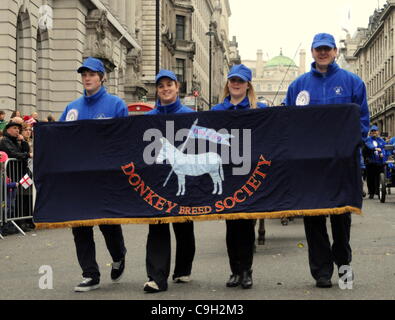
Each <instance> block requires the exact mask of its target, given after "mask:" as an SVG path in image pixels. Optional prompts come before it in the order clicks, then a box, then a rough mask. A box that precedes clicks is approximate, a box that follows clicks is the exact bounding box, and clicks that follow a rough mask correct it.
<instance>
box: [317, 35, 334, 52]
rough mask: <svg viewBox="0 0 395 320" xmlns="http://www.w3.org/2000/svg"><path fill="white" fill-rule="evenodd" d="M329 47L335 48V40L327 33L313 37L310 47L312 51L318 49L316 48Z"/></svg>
mask: <svg viewBox="0 0 395 320" xmlns="http://www.w3.org/2000/svg"><path fill="white" fill-rule="evenodd" d="M322 46H326V47H330V48H336V41H335V38H334V37H333V36H332V35H331V34H329V33H318V34H316V35H315V36H314V39H313V43H312V45H311V47H312V48H313V49H315V48H318V47H322Z"/></svg>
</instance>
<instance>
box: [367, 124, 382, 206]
mask: <svg viewBox="0 0 395 320" xmlns="http://www.w3.org/2000/svg"><path fill="white" fill-rule="evenodd" d="M385 145H386V142H385V141H384V140H383V139H381V138H380V135H379V128H378V127H377V126H374V125H373V126H372V127H371V128H370V131H369V137H368V138H367V139H366V141H365V146H366V149H367V150H368V154H367V157H366V176H367V177H366V182H367V185H368V193H369V199H373V197H374V195H375V194H377V195H379V184H380V173H381V172H384V163H385V160H386V159H385V158H386V157H385V150H384V146H385Z"/></svg>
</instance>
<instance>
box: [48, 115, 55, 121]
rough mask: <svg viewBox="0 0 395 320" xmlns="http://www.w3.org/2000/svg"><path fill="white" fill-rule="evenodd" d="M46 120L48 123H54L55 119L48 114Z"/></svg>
mask: <svg viewBox="0 0 395 320" xmlns="http://www.w3.org/2000/svg"><path fill="white" fill-rule="evenodd" d="M47 120H48V122H52V121H55V118H54V117H53V115H52V114H49V115H48V117H47Z"/></svg>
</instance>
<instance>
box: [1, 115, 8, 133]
mask: <svg viewBox="0 0 395 320" xmlns="http://www.w3.org/2000/svg"><path fill="white" fill-rule="evenodd" d="M4 118H5V112H4V111H3V110H0V131H3V130H4V128H5V126H6V125H7V121H5V120H4Z"/></svg>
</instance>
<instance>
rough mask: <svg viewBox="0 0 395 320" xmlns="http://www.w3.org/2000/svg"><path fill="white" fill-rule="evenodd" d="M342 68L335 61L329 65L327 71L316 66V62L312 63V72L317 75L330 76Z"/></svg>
mask: <svg viewBox="0 0 395 320" xmlns="http://www.w3.org/2000/svg"><path fill="white" fill-rule="evenodd" d="M339 69H340V67H339V65H338V64H337V63H336V62H335V61H333V62H332V63H331V64H330V65H329V66H328V71H327V72H326V73H322V72H319V71H318V70H317V68H316V63H315V62H313V63H312V64H311V72H313V74H314V75H315V76H317V77H324V76H329V75H331V74H334V73H336V72H337V71H338V70H339Z"/></svg>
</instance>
